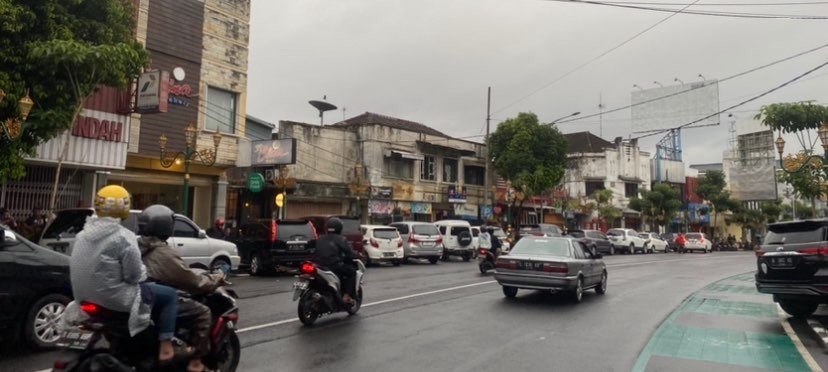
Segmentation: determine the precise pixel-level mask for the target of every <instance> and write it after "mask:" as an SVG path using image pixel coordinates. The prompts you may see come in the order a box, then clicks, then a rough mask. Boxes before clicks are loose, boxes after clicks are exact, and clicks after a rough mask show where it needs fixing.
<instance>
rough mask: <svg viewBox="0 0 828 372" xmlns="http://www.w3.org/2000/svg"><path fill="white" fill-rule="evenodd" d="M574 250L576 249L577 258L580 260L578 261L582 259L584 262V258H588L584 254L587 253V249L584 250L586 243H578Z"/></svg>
mask: <svg viewBox="0 0 828 372" xmlns="http://www.w3.org/2000/svg"><path fill="white" fill-rule="evenodd" d="M573 248H575V258H578V259H581V260H583V259H584V258H586V255H585V254H584V251H585V249H584V243H581V242H577V243H576V244H575V245H574V247H573Z"/></svg>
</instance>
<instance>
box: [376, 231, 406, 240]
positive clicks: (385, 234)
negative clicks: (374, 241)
mask: <svg viewBox="0 0 828 372" xmlns="http://www.w3.org/2000/svg"><path fill="white" fill-rule="evenodd" d="M374 237H375V238H380V239H396V238H399V237H400V233H398V232H397V229H374Z"/></svg>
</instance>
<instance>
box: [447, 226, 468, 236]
mask: <svg viewBox="0 0 828 372" xmlns="http://www.w3.org/2000/svg"><path fill="white" fill-rule="evenodd" d="M463 231H466V232H468V231H469V228H468V227H464V226H452V227H451V235H460V233H462V232H463Z"/></svg>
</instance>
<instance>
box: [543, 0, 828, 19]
mask: <svg viewBox="0 0 828 372" xmlns="http://www.w3.org/2000/svg"><path fill="white" fill-rule="evenodd" d="M546 1H550V2H559V3H576V4H585V5H603V6H609V7H616V8H626V9H635V10H646V11H654V12H668V13H675V14H677V13H676V10H675V9H669V8H655V7H647V6H638V5H626V4H618V3H609V2H602V1H589V0H546ZM680 12H681V13H684V14H687V15H702V16H713V17H728V18H754V19H796V20H826V19H828V16H823V15H816V16H813V15H797V14H770V13H737V12H719V11H712V10H707V11H702V10H688V11H680Z"/></svg>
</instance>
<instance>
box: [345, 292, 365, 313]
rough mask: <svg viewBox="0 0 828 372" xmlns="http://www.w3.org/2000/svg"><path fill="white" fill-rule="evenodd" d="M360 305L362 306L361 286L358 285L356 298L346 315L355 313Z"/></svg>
mask: <svg viewBox="0 0 828 372" xmlns="http://www.w3.org/2000/svg"><path fill="white" fill-rule="evenodd" d="M360 307H362V287H359V292H357V298H355V299H354V305H353V306H351V307H349V308H348V310H347V311H348V315H355V314H356V313H357V311H359V308H360Z"/></svg>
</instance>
